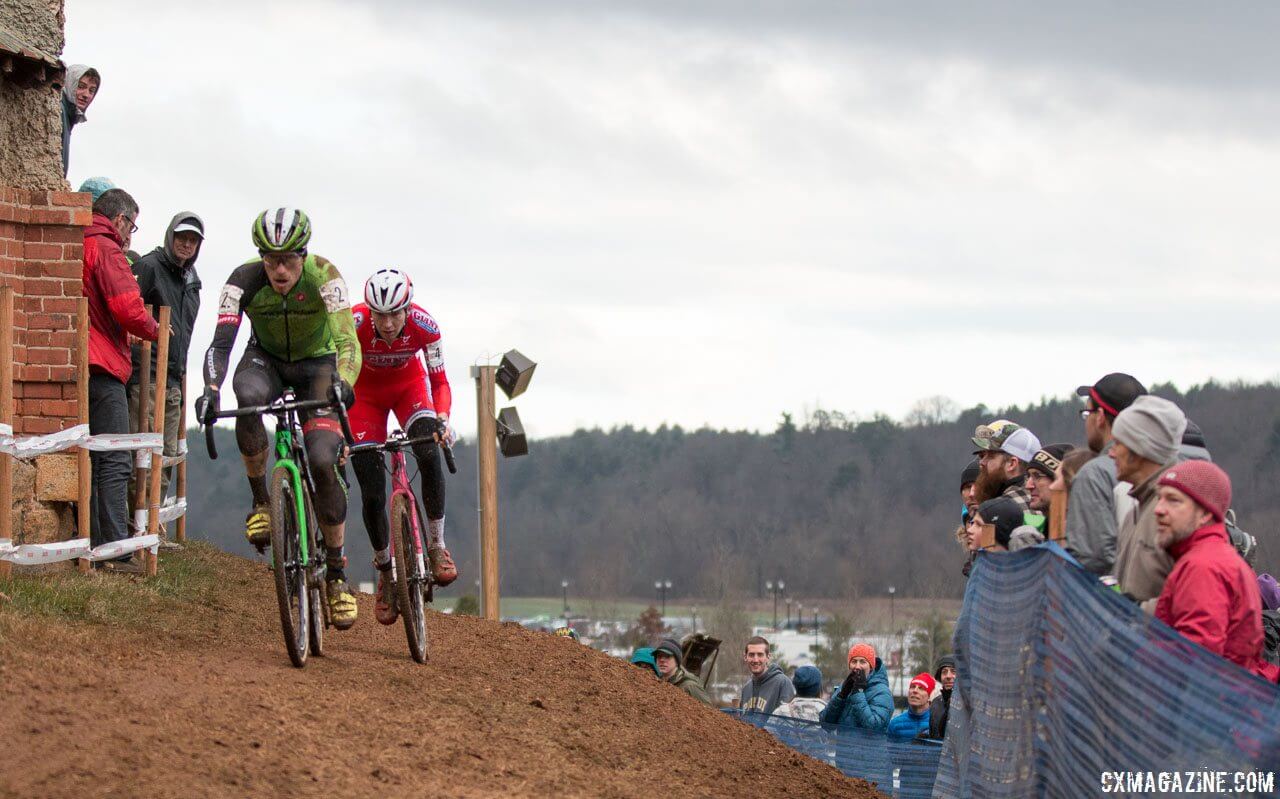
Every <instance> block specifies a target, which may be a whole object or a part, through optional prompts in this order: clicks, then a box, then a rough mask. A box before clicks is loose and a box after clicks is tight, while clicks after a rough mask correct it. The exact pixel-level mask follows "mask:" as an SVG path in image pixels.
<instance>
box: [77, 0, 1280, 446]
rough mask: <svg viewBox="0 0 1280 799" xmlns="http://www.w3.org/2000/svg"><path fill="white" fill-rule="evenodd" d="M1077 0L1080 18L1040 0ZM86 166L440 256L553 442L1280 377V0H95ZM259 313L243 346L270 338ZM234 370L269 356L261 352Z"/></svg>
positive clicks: (441, 288) (375, 258) (444, 292)
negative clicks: (1136, 381)
mask: <svg viewBox="0 0 1280 799" xmlns="http://www.w3.org/2000/svg"><path fill="white" fill-rule="evenodd" d="M1044 5H1048V4H1044ZM66 13H67V46H66V50H65V52H64V54H63V57H64V60H65V61H67V62H68V63H78V62H82V63H88V64H91V65H94V66H97V67H98V68H99V70H100V71H101V72H102V74H103V85H102V89H101V91H100V93H99V95H98V98H97V100H96V102H95V103H94V105H93V106H92V107H91V108H90V110H89V113H88V117H89V122H88V123H87V124H85V125H83V126H82V127H78V128H77V129H76V132H75V139H74V143H73V147H72V160H71V175H70V179H71V181H72V184H73V185H79V182H80V181H81V180H83V179H84V178H86V177H89V176H91V175H107V176H109V177H111V178H112V179H114V180H115V181H116V182H117V183H118V184H119V185H121V186H123V187H125V188H127V189H128V190H130V191H131V192H132V193H133V194H134V196H135V197H136V198H137V199H138V200H139V202H140V204H141V205H142V216H141V219H140V226H141V229H140V230H139V232H138V233H137V234H136V235H135V237H134V242H135V248H136V249H138V250H139V251H142V252H145V251H147V250H149V249H150V248H151V247H153V246H155V245H156V244H157V243H159V240H160V237H161V236H162V234H163V229H164V225H165V224H166V223H167V222H168V220H169V218H170V217H171V216H172V214H173V213H175V212H176V211H178V210H181V209H190V210H195V211H197V212H199V213H200V214H202V215H203V216H204V218H205V221H206V224H207V226H208V240H207V241H206V243H205V245H204V248H203V251H202V253H201V256H200V261H199V266H198V268H199V271H200V273H201V276H202V278H203V280H204V286H205V288H204V294H203V301H204V303H205V311H204V312H203V313H202V316H201V319H200V321H199V323H198V325H197V332H196V336H195V340H196V343H195V345H193V349H192V353H191V364H192V365H191V372H192V377H193V378H195V375H196V374H198V361H199V359H200V357H201V355H202V354H203V352H204V348H205V346H207V342H208V340H209V338H210V337H211V335H212V326H213V324H212V323H213V312H212V311H213V306H214V304H215V299H216V296H217V292H218V289H219V287H220V286H221V284H222V282H223V280H224V279H225V277H226V276H227V274H228V273H229V272H230V271H231V269H232V268H233V267H234V266H236V265H237V264H239V263H242V262H243V261H245V260H247V259H248V258H249V257H251V256H252V255H253V254H254V253H253V250H252V247H251V243H250V240H249V227H250V224H251V222H252V219H253V217H254V215H255V214H256V213H257V212H258V211H261V210H262V209H263V208H266V207H268V206H277V205H296V206H299V207H302V208H304V209H305V210H307V211H308V213H310V214H311V216H312V219H313V223H314V228H315V233H314V237H313V239H312V250H313V251H314V252H317V253H319V254H322V255H324V256H326V257H328V258H329V259H331V260H332V261H334V262H335V263H336V264H337V265H338V266H339V268H340V269H341V270H342V272H343V274H344V275H345V276H346V278H347V280H348V282H349V283H350V284H351V285H352V288H353V294H359V292H360V287H362V286H363V282H364V279H365V278H366V277H367V276H368V275H369V274H370V273H371V272H372V271H373V270H374V269H375V268H379V267H383V266H398V267H401V268H404V269H407V270H409V272H410V273H411V274H412V275H413V277H414V280H415V285H416V290H417V294H416V298H417V299H418V301H419V303H420V304H421V305H423V306H424V307H425V308H427V309H428V310H429V311H430V312H431V313H432V314H434V315H435V316H436V318H437V319H438V320H439V322H440V324H441V326H442V328H443V331H444V335H445V356H446V361H447V364H448V366H449V372H450V376H451V382H452V384H453V387H454V394H455V397H456V400H457V401H456V402H455V406H456V412H455V417H454V418H455V424H456V426H457V427H458V429H459V431H460V432H462V433H463V434H468V433H470V432H472V431H473V430H474V427H475V418H474V417H475V412H474V389H473V384H472V381H471V380H470V379H469V377H468V367H469V366H470V365H471V364H472V363H473V362H475V361H476V360H477V359H482V358H484V357H485V356H486V355H488V354H497V353H501V352H502V351H504V350H506V349H508V348H511V347H517V348H519V349H520V350H522V351H523V352H524V353H525V354H527V355H528V356H530V357H532V358H533V359H534V360H536V361H538V363H539V366H538V372H537V376H536V378H535V380H534V382H533V385H532V388H531V389H530V391H529V393H528V394H527V395H525V396H524V397H521V398H520V399H519V401H518V403H517V404H518V407H519V408H520V411H521V416H522V417H523V418H524V420H525V423H526V426H527V427H528V429H529V430H530V432H531V433H532V434H534V435H542V436H546V435H556V434H563V433H567V432H571V431H572V430H573V429H575V428H577V427H592V426H602V427H609V426H612V425H615V424H622V423H632V424H635V425H638V426H649V427H652V426H656V425H658V424H661V423H662V422H668V423H678V424H681V425H684V426H686V427H697V426H700V425H702V424H704V423H705V424H709V425H711V426H713V427H731V428H751V429H761V430H768V429H772V428H773V426H774V425H775V423H776V420H777V419H778V417H779V414H780V413H781V412H782V411H784V410H788V411H793V412H802V411H803V410H804V409H805V408H806V407H807V408H812V407H814V406H815V405H819V406H822V407H825V408H829V409H837V410H842V411H845V412H856V413H858V414H860V415H870V414H871V413H873V412H875V411H884V412H887V413H889V414H891V415H894V416H898V417H900V416H901V415H902V414H904V413H905V412H906V411H907V410H908V409H909V408H910V406H911V405H912V403H913V402H914V401H915V400H917V399H919V398H921V397H925V396H928V395H933V394H945V395H948V396H950V397H952V398H954V399H955V400H956V401H957V402H959V403H960V404H962V405H964V406H969V405H973V404H976V403H978V402H985V403H986V404H988V405H990V406H997V405H1003V404H1007V403H1013V402H1019V403H1021V402H1027V401H1033V400H1037V399H1039V398H1040V397H1042V396H1054V395H1062V394H1066V393H1068V392H1070V391H1071V390H1072V389H1073V388H1074V387H1075V386H1076V385H1079V384H1081V383H1086V382H1092V381H1093V380H1094V379H1096V378H1097V377H1099V376H1101V375H1102V374H1103V373H1105V372H1108V371H1112V370H1123V371H1129V372H1132V373H1133V374H1135V375H1137V376H1138V377H1139V378H1140V379H1142V380H1144V381H1145V382H1147V383H1154V382H1161V381H1165V380H1172V381H1174V382H1175V383H1177V384H1179V385H1180V386H1183V387H1186V386H1188V385H1190V384H1193V383H1196V382H1202V381H1204V380H1206V379H1207V378H1209V377H1211V376H1212V377H1216V378H1219V379H1236V378H1244V379H1248V380H1268V379H1274V378H1275V377H1276V376H1277V374H1278V371H1280V370H1278V368H1277V366H1276V364H1277V363H1280V336H1277V335H1276V326H1275V323H1274V309H1275V308H1276V307H1277V299H1280V298H1278V297H1277V295H1278V294H1280V281H1278V280H1277V277H1276V275H1277V271H1278V270H1277V266H1278V264H1277V261H1278V260H1280V225H1277V224H1276V222H1275V220H1274V217H1275V213H1276V211H1275V207H1276V202H1275V196H1276V193H1277V189H1278V188H1280V144H1277V142H1280V137H1278V136H1277V134H1278V133H1280V113H1278V111H1277V104H1276V102H1275V98H1276V90H1277V88H1278V87H1277V83H1278V82H1280V77H1278V76H1280V63H1277V62H1278V61H1280V55H1278V54H1277V48H1275V46H1274V43H1273V41H1272V39H1273V38H1274V32H1275V31H1276V30H1277V29H1280V25H1278V24H1277V23H1280V19H1278V17H1280V6H1272V5H1269V4H1266V5H1264V4H1254V5H1249V6H1245V5H1243V4H1240V5H1236V4H1231V3H1219V4H1210V5H1205V4H1199V3H1195V4H1192V3H1167V2H1162V3H1152V4H1146V5H1145V7H1144V6H1143V5H1141V4H1134V3H1129V4H1118V3H1100V2H1093V3H1088V2H1085V3H1073V4H1052V9H1051V10H1046V9H1043V8H1042V9H1040V10H1037V9H1035V8H1034V7H1033V6H1032V4H1026V3H1007V4H1006V3H1001V4H989V5H987V6H985V7H983V8H974V7H973V6H972V5H969V4H964V5H961V4H954V3H943V2H935V3H919V4H913V5H911V7H910V8H908V6H907V5H906V4H874V5H873V4H853V3H848V2H840V1H833V2H787V3H781V2H775V3H759V2H746V1H745V0H735V2H728V1H727V0H715V1H714V2H692V3H690V2H666V1H659V0H649V1H648V2H644V3H634V4H626V3H618V2H609V0H590V2H588V0H578V1H575V0H541V2H537V3H527V2H492V3H482V2H465V3H463V2H453V3H450V2H445V3H425V2H410V1H409V0H401V1H400V2H396V1H394V0H384V1H383V2H354V0H349V1H348V2H319V1H318V0H306V2H296V3H295V2H286V1H284V0H280V1H279V2H272V3H259V2H252V3H250V2H241V1H240V0H224V1H223V2H220V3H205V4H191V3H163V2H143V1H142V0H113V2H111V3H101V2H93V1H92V0H68V2H67V9H66ZM246 333H247V331H242V339H243V338H244V337H245V334H246ZM237 357H238V356H237Z"/></svg>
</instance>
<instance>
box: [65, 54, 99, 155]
mask: <svg viewBox="0 0 1280 799" xmlns="http://www.w3.org/2000/svg"><path fill="white" fill-rule="evenodd" d="M101 85H102V76H101V75H99V74H98V70H96V69H94V68H93V67H89V66H85V65H84V64H72V65H71V66H69V67H67V74H66V79H65V80H64V81H63V84H62V176H63V177H66V175H67V168H68V167H69V166H70V164H71V129H72V128H74V127H75V126H76V125H79V124H80V123H81V122H84V121H85V115H84V112H85V111H88V110H89V105H90V104H91V103H92V102H93V99H94V98H95V97H97V96H98V87H100V86H101Z"/></svg>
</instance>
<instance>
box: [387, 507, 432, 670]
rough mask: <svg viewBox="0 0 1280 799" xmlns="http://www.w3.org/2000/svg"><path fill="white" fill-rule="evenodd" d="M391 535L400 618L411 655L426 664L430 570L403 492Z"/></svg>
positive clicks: (394, 508) (428, 653) (393, 513)
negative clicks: (426, 597) (417, 542)
mask: <svg viewBox="0 0 1280 799" xmlns="http://www.w3.org/2000/svg"><path fill="white" fill-rule="evenodd" d="M391 536H392V539H393V541H392V546H391V549H392V551H393V552H394V553H395V561H396V598H397V599H398V600H399V602H400V617H401V618H402V619H404V634H405V637H406V638H408V639H409V654H410V655H411V656H412V657H413V659H414V660H415V661H417V662H418V663H426V662H427V658H428V657H430V652H429V647H428V645H427V611H426V607H425V603H424V602H423V598H422V594H423V592H424V591H425V590H426V587H427V574H426V571H427V570H426V567H425V566H424V564H423V560H422V551H421V549H420V548H419V547H417V546H414V535H413V508H412V506H411V505H410V504H409V498H408V497H406V496H405V495H403V494H397V495H396V496H394V497H393V498H392V499H391Z"/></svg>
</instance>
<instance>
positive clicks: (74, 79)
mask: <svg viewBox="0 0 1280 799" xmlns="http://www.w3.org/2000/svg"><path fill="white" fill-rule="evenodd" d="M101 85H102V76H101V74H100V73H99V72H98V70H96V69H94V68H93V67H88V66H85V65H83V64H73V65H71V66H70V67H68V68H67V74H66V80H65V82H64V85H63V94H62V158H63V171H64V173H65V172H66V171H67V170H68V167H69V164H70V153H71V134H72V131H73V130H74V128H75V126H76V125H78V124H81V123H83V122H84V121H85V119H86V117H85V112H86V111H88V109H89V106H90V105H92V103H93V102H94V100H95V99H96V97H97V95H98V89H99V88H100V86H101ZM79 191H81V192H84V193H87V194H89V195H90V196H91V197H92V199H93V206H92V219H91V221H90V223H89V226H88V227H87V228H85V233H84V256H83V258H84V265H83V273H82V275H81V277H82V281H83V291H84V295H85V297H86V298H88V301H89V432H90V433H91V434H94V435H98V434H105V433H137V432H150V420H151V418H152V411H153V405H154V402H155V399H154V396H152V395H151V394H152V392H150V391H149V392H148V396H143V395H142V387H141V385H140V380H139V375H140V373H141V371H142V368H141V367H142V347H141V344H140V342H142V341H156V340H157V339H158V338H159V328H158V319H159V316H160V309H161V308H162V307H168V308H169V309H170V317H169V354H168V359H167V361H166V363H167V369H168V371H167V376H166V380H165V386H164V387H163V388H162V389H161V394H162V395H163V397H164V454H165V456H167V457H173V456H176V455H177V454H178V433H179V428H180V427H181V424H182V408H183V404H184V402H185V401H186V396H185V385H186V369H187V353H188V351H189V350H190V345H191V333H192V331H193V330H194V328H195V322H196V316H197V314H198V313H199V311H200V288H201V283H200V277H199V274H198V273H197V272H196V269H195V264H196V260H197V259H198V258H199V255H200V246H201V244H202V243H203V241H204V236H205V230H204V221H203V220H202V219H201V218H200V216H199V214H197V213H195V212H193V211H179V212H177V213H176V214H174V216H173V218H172V220H171V221H170V222H169V225H168V226H167V227H166V229H165V234H164V238H163V240H162V241H161V242H160V243H159V244H158V245H157V246H156V247H155V248H154V249H153V250H151V251H150V252H148V253H147V254H145V255H139V254H138V253H137V252H135V251H134V250H133V249H132V246H133V235H134V234H135V233H136V232H137V231H138V217H139V214H140V213H141V209H140V207H139V204H138V202H137V200H135V199H134V198H133V196H132V195H130V194H129V193H128V192H127V191H125V190H124V189H122V188H118V187H116V186H115V184H114V183H113V182H112V181H111V180H110V179H108V178H105V177H92V178H89V179H87V180H85V181H84V182H83V183H82V184H81V185H80V188H79ZM148 306H150V308H151V313H148V312H147V307H148ZM156 355H157V352H156V348H152V351H151V360H150V364H149V366H148V368H149V370H150V374H151V375H152V376H153V377H154V376H155V375H156V374H157V369H156V367H157V363H156ZM91 459H92V475H93V478H92V494H91V497H90V503H89V519H90V543H91V544H92V545H93V546H98V545H100V544H105V543H109V542H112V541H120V540H123V539H125V538H129V537H130V536H132V535H135V534H137V533H138V532H140V531H139V530H137V529H136V523H135V521H134V520H135V518H136V517H135V510H136V509H135V508H134V507H133V503H134V500H135V496H136V495H135V493H134V487H133V485H132V482H133V478H134V475H133V467H132V463H131V459H130V456H129V453H128V452H126V451H110V452H93V453H91ZM172 472H173V467H169V468H167V469H164V471H163V472H162V476H161V499H163V498H164V497H165V496H166V495H167V494H168V492H169V484H170V482H171V480H170V478H171V476H172ZM165 546H175V545H171V544H167V543H166V544H165ZM94 565H95V566H96V567H98V568H101V569H103V570H106V571H118V572H137V571H140V570H141V566H140V564H138V563H136V562H135V561H134V560H133V558H132V557H131V556H125V557H123V558H120V559H118V560H115V561H104V562H101V563H95V564H94Z"/></svg>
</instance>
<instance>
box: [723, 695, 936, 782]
mask: <svg viewBox="0 0 1280 799" xmlns="http://www.w3.org/2000/svg"><path fill="white" fill-rule="evenodd" d="M725 712H727V713H730V714H733V715H736V716H738V717H739V718H741V719H742V720H743V721H746V722H749V723H751V724H754V725H755V726H757V727H760V728H762V729H766V730H768V731H769V732H771V733H773V735H774V736H775V737H777V738H778V740H780V741H782V742H783V743H785V744H786V745H787V746H789V747H791V748H792V749H795V750H796V751H798V752H802V753H804V754H806V755H808V756H809V757H812V758H814V759H815V760H821V761H822V762H824V763H830V764H831V765H833V766H835V767H836V768H838V769H840V771H842V772H844V774H845V775H847V776H849V777H861V778H862V779H864V780H867V781H868V782H874V783H876V784H877V786H878V787H879V789H880V790H881V791H882V792H883V793H886V794H889V795H891V796H897V797H902V798H903V799H928V797H930V796H933V778H934V775H935V774H936V773H937V771H938V755H939V754H940V753H941V752H942V744H941V743H939V742H938V741H926V740H912V741H891V740H889V737H888V736H887V735H886V734H885V733H882V732H878V733H877V732H868V731H867V730H858V729H846V728H841V727H835V726H833V725H830V724H819V723H818V722H815V721H802V720H800V719H790V718H780V717H778V716H766V715H764V714H762V713H741V712H739V711H737V710H728V711H725Z"/></svg>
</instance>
